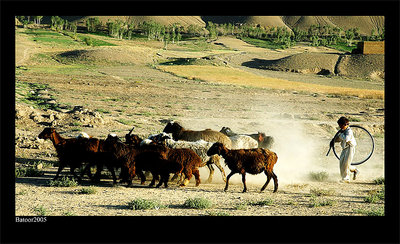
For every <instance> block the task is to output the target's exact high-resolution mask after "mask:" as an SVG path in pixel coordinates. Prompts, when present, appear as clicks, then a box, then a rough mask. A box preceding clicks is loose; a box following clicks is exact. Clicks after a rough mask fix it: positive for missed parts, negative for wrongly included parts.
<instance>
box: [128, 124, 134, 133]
mask: <svg viewBox="0 0 400 244" xmlns="http://www.w3.org/2000/svg"><path fill="white" fill-rule="evenodd" d="M133 129H135V126H133V127H132V130H130V131H129V133H128V135H130V134H131V133H132V131H133Z"/></svg>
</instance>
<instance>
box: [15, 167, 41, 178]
mask: <svg viewBox="0 0 400 244" xmlns="http://www.w3.org/2000/svg"><path fill="white" fill-rule="evenodd" d="M42 175H44V173H43V172H42V171H40V170H38V169H36V168H35V167H27V168H15V178H20V177H36V176H42Z"/></svg>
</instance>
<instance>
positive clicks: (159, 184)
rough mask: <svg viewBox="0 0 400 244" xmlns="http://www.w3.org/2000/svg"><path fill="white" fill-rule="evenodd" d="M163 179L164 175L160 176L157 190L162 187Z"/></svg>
mask: <svg viewBox="0 0 400 244" xmlns="http://www.w3.org/2000/svg"><path fill="white" fill-rule="evenodd" d="M164 178H165V175H161V177H160V181H159V182H158V184H157V185H156V188H159V187H160V186H161V185H162V183H164Z"/></svg>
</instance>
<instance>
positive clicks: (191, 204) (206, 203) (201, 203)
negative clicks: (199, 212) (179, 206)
mask: <svg viewBox="0 0 400 244" xmlns="http://www.w3.org/2000/svg"><path fill="white" fill-rule="evenodd" d="M212 206H213V203H212V202H211V201H210V200H208V199H205V198H188V199H187V200H186V201H185V202H184V203H183V207H185V208H195V209H206V208H211V207H212Z"/></svg>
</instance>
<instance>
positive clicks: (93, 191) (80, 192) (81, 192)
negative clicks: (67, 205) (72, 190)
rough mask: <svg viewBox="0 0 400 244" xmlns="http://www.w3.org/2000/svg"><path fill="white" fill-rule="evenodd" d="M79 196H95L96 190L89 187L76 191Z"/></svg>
mask: <svg viewBox="0 0 400 244" xmlns="http://www.w3.org/2000/svg"><path fill="white" fill-rule="evenodd" d="M78 193H79V194H88V195H90V194H96V193H97V189H96V188H94V187H93V186H89V187H84V188H82V189H79V190H78Z"/></svg>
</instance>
